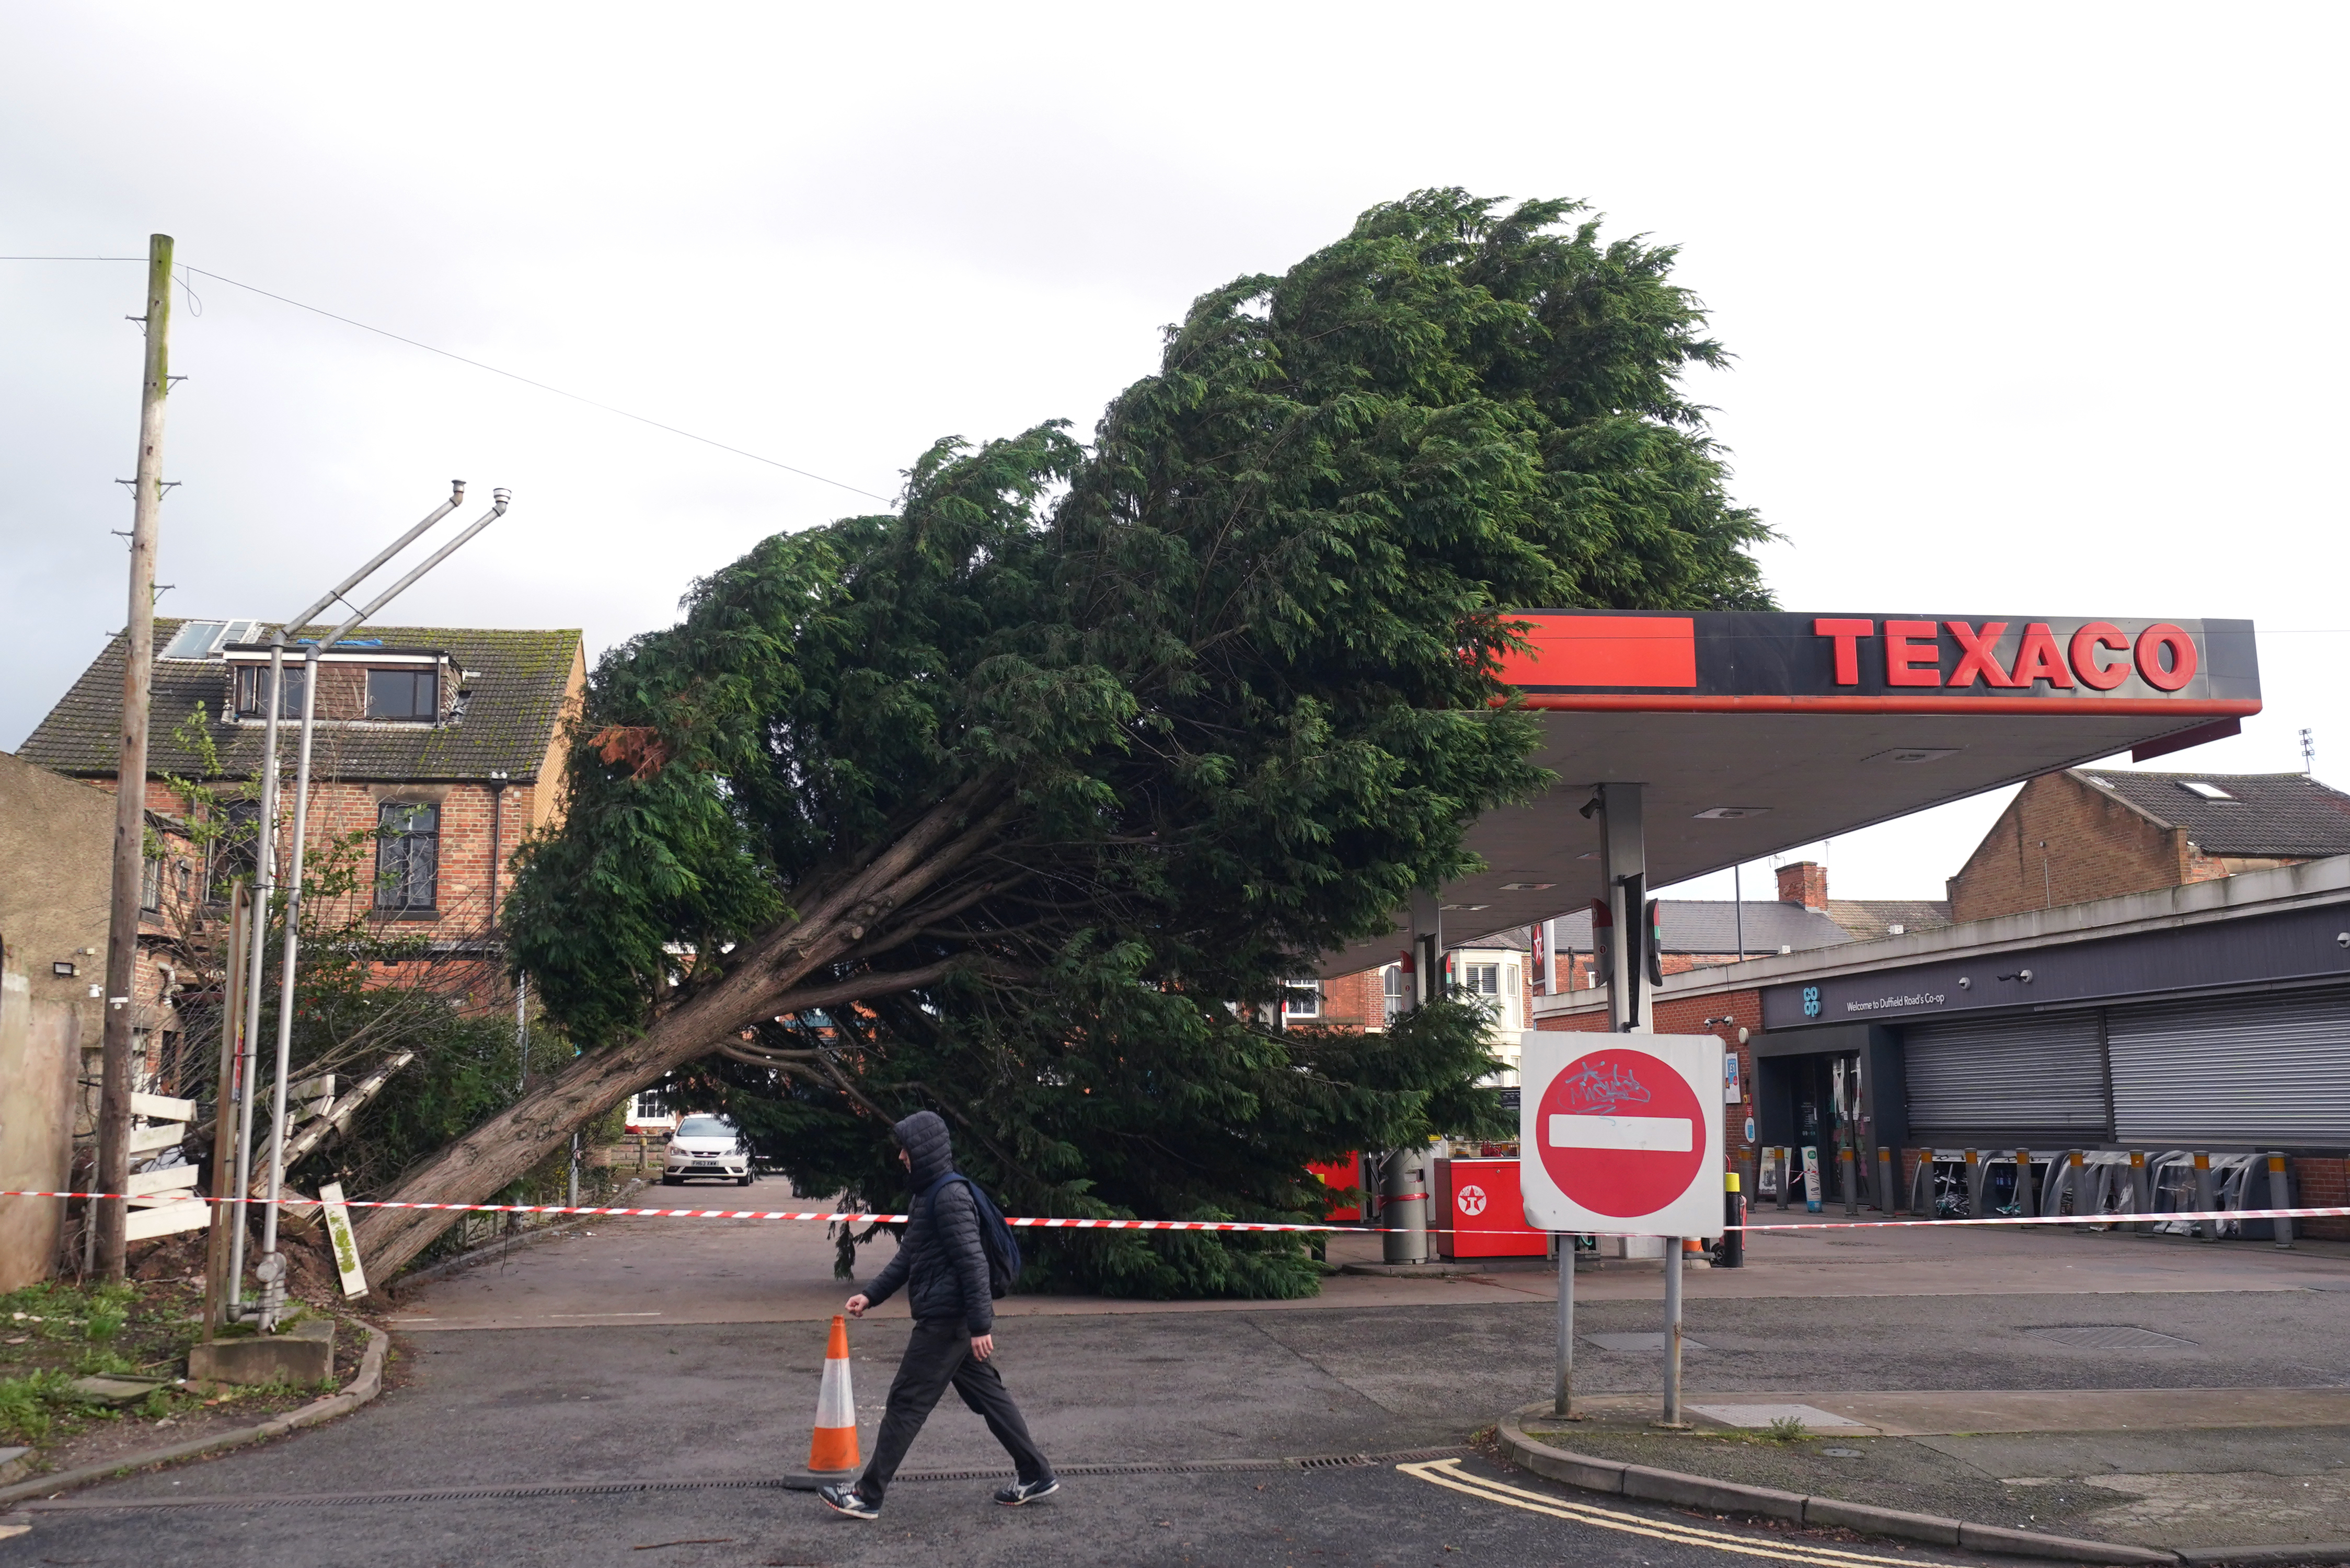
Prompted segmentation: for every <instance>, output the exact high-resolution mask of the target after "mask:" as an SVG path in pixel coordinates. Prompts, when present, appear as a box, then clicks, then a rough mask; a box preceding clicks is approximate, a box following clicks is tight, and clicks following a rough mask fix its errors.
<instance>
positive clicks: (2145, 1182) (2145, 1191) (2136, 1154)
mask: <svg viewBox="0 0 2350 1568" xmlns="http://www.w3.org/2000/svg"><path fill="white" fill-rule="evenodd" d="M2153 1208H2154V1173H2153V1172H2152V1171H2150V1170H2148V1169H2147V1166H2146V1150H2144V1149H2142V1148H2134V1149H2132V1150H2130V1168H2129V1211H2130V1212H2131V1213H2133V1214H2144V1213H2147V1211H2148V1210H2152V1209H2153ZM2137 1233H2138V1234H2139V1235H2141V1236H2150V1235H2152V1234H2153V1233H2154V1232H2153V1230H2152V1228H2151V1227H2150V1226H2149V1225H2148V1224H2147V1222H2146V1221H2145V1220H2139V1221H2138V1224H2137Z"/></svg>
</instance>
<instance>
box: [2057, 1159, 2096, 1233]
mask: <svg viewBox="0 0 2350 1568" xmlns="http://www.w3.org/2000/svg"><path fill="white" fill-rule="evenodd" d="M2064 1168H2065V1179H2066V1180H2067V1182H2068V1183H2069V1184H2070V1185H2069V1187H2068V1188H2067V1190H2068V1191H2070V1192H2071V1193H2072V1195H2073V1218H2074V1219H2075V1220H2078V1219H2080V1218H2081V1216H2082V1215H2083V1214H2084V1213H2090V1214H2094V1213H2095V1212H2096V1211H2097V1209H2098V1203H2097V1199H2098V1198H2099V1197H2101V1196H2102V1194H2099V1193H2093V1192H2091V1191H2089V1189H2087V1188H2086V1187H2085V1186H2084V1185H2083V1184H2084V1183H2085V1182H2086V1181H2087V1180H2088V1179H2089V1176H2088V1171H2089V1161H2088V1158H2087V1157H2086V1156H2085V1155H2083V1154H2082V1152H2081V1151H2080V1150H2079V1149H2077V1148H2076V1149H2074V1150H2073V1151H2072V1152H2071V1153H2069V1154H2067V1155H2066V1156H2065V1157H2064ZM2087 1228H2088V1227H2087V1226H2086V1225H2079V1226H2075V1227H2074V1229H2075V1230H2086V1229H2087Z"/></svg>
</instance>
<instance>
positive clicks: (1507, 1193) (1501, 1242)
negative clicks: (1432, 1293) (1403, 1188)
mask: <svg viewBox="0 0 2350 1568" xmlns="http://www.w3.org/2000/svg"><path fill="white" fill-rule="evenodd" d="M1433 1196H1434V1197H1435V1199H1436V1201H1437V1202H1438V1203H1439V1204H1440V1205H1441V1207H1440V1208H1439V1209H1438V1210H1437V1211H1436V1213H1434V1214H1431V1215H1430V1216H1429V1225H1430V1231H1432V1232H1433V1234H1431V1235H1430V1237H1429V1241H1430V1243H1431V1244H1432V1245H1433V1247H1434V1249H1435V1251H1436V1255H1437V1256H1438V1257H1440V1258H1443V1259H1446V1260H1448V1261H1450V1260H1452V1259H1456V1258H1539V1257H1543V1256H1544V1255H1545V1254H1547V1253H1548V1252H1549V1251H1550V1235H1549V1233H1548V1232H1547V1231H1534V1230H1529V1229H1528V1228H1527V1226H1526V1211H1525V1208H1524V1205H1523V1202H1522V1201H1521V1199H1520V1198H1519V1194H1518V1162H1517V1161H1516V1160H1515V1159H1440V1160H1438V1161H1437V1162H1436V1189H1435V1192H1434V1194H1433Z"/></svg>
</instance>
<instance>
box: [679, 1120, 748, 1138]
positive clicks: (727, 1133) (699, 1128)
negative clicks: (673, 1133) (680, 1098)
mask: <svg viewBox="0 0 2350 1568" xmlns="http://www.w3.org/2000/svg"><path fill="white" fill-rule="evenodd" d="M677 1136H678V1137H733V1136H734V1129H733V1127H729V1126H727V1125H726V1123H725V1121H724V1119H723V1118H722V1117H719V1116H688V1117H686V1118H685V1120H683V1121H681V1122H680V1123H678V1124H677Z"/></svg>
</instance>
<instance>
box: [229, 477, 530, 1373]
mask: <svg viewBox="0 0 2350 1568" xmlns="http://www.w3.org/2000/svg"><path fill="white" fill-rule="evenodd" d="M491 495H492V504H491V506H490V509H489V510H488V511H487V512H485V513H484V514H482V515H481V516H480V517H479V518H477V519H475V520H474V521H473V523H472V524H470V525H468V526H467V527H466V528H465V530H464V531H463V533H461V534H459V535H457V536H456V537H455V538H454V539H452V540H450V541H449V543H447V544H446V545H442V546H441V548H440V549H438V550H436V551H434V552H433V553H432V555H431V556H428V557H427V558H426V559H425V561H424V562H423V563H422V564H421V566H417V567H415V568H414V569H413V570H411V571H410V572H409V573H408V575H407V576H403V577H401V578H400V580H399V581H398V582H396V583H394V584H392V586H391V587H389V588H387V589H385V590H384V591H383V592H382V593H380V594H379V595H377V596H376V597H374V598H373V599H371V600H369V602H368V604H367V605H366V606H365V607H362V608H360V609H358V610H356V611H354V612H353V613H352V614H351V615H350V617H349V618H347V619H346V620H344V621H343V622H342V624H341V625H339V626H338V627H336V628H334V629H333V630H332V631H330V632H328V634H327V635H326V636H325V637H324V638H321V639H317V640H316V641H314V642H312V643H311V644H310V646H309V647H308V648H307V649H306V650H305V652H304V655H303V661H302V671H303V679H302V726H301V739H300V742H299V743H298V746H297V749H296V763H295V773H294V822H293V837H294V844H293V848H292V850H291V852H290V855H289V857H288V865H287V868H286V900H285V920H286V930H285V940H284V945H283V948H282V956H281V959H280V962H279V968H278V989H277V995H278V1002H277V1051H276V1083H275V1085H273V1087H272V1090H271V1095H270V1123H269V1184H268V1192H267V1196H266V1199H265V1205H264V1208H263V1211H262V1219H261V1227H262V1230H261V1238H262V1239H261V1251H262V1256H261V1259H260V1261H259V1262H256V1263H255V1265H254V1272H255V1275H256V1276H257V1277H258V1278H259V1280H260V1281H261V1285H262V1298H261V1306H260V1314H259V1316H260V1326H261V1328H262V1329H264V1330H265V1331H266V1330H268V1329H271V1328H274V1327H275V1326H276V1319H277V1314H278V1313H279V1312H280V1311H282V1310H283V1308H284V1306H285V1302H286V1262H285V1260H284V1258H283V1257H281V1256H280V1255H279V1254H278V1251H277V1211H278V1208H279V1199H280V1198H281V1197H282V1196H283V1194H284V1190H285V1184H286V1165H285V1157H286V1087H287V1085H286V1072H287V1066H288V1062H289V1058H290V1056H291V1054H292V1052H293V1044H294V974H295V965H296V961H297V959H298V956H299V952H300V947H301V913H302V860H303V850H304V848H305V842H304V841H305V836H306V835H305V830H306V828H307V826H308V820H309V808H310V750H311V738H312V735H313V732H314V731H315V727H316V722H317V704H318V674H319V659H320V657H321V655H323V654H324V653H325V652H326V650H327V649H331V648H333V647H334V646H335V644H337V643H338V642H340V641H341V640H342V639H344V638H345V637H348V635H350V633H351V632H352V630H353V629H355V628H358V627H359V625H360V624H361V623H363V622H364V621H366V620H367V619H368V618H370V617H371V616H373V615H374V614H375V613H376V612H377V611H379V610H380V609H382V608H383V607H384V606H386V605H388V604H390V602H391V601H392V600H393V599H395V598H397V597H399V596H400V594H402V593H404V592H406V591H407V590H408V589H409V588H410V587H412V586H413V585H414V584H415V583H416V582H417V580H418V579H420V578H421V577H422V576H424V575H425V574H426V573H428V572H430V571H432V569H433V568H434V567H435V566H439V565H440V564H441V563H442V562H443V561H445V560H447V559H448V558H449V557H450V556H453V555H455V554H456V553H457V551H458V550H460V549H462V548H463V546H464V545H466V543H467V542H468V541H470V540H471V539H472V538H473V535H476V534H479V533H480V532H481V531H482V530H483V529H484V528H486V527H488V526H489V525H490V524H492V523H494V522H495V521H496V520H497V519H498V518H500V517H502V516H504V514H505V510H506V504H507V502H508V499H509V493H508V492H506V491H504V490H495V491H493V492H491ZM464 498H465V484H464V482H463V480H458V481H456V482H454V483H452V485H451V487H450V493H449V499H448V500H447V501H445V502H442V504H441V505H440V506H438V507H436V508H435V509H434V510H433V511H432V513H431V514H428V515H427V516H426V517H425V518H424V520H423V521H422V522H421V523H419V524H416V525H415V526H414V527H412V528H411V529H410V530H409V531H408V532H407V533H405V534H403V535H400V537H399V538H398V539H396V540H394V541H393V542H392V543H391V544H390V545H387V546H385V547H384V548H383V549H382V550H380V551H379V552H377V554H376V555H375V556H374V557H373V558H372V559H370V560H369V562H368V563H367V565H365V566H361V567H360V568H359V570H358V571H356V572H353V573H352V574H351V575H350V576H348V577H346V578H344V579H343V581H342V582H341V583H340V584H338V586H337V587H335V588H334V589H333V590H332V591H331V592H329V593H328V594H326V595H325V596H324V597H321V598H319V599H318V601H317V603H315V604H313V605H311V606H310V607H307V608H306V609H305V610H303V612H302V613H301V614H300V615H298V616H296V617H294V618H293V619H292V620H290V621H289V622H287V623H286V626H281V627H279V628H277V629H276V632H274V633H273V634H272V636H271V638H270V648H269V699H268V708H267V715H268V723H267V730H266V732H265V739H264V741H263V743H262V782H261V816H260V820H259V822H258V824H257V825H256V826H255V844H254V853H255V871H256V879H257V889H256V893H255V909H256V910H260V911H265V910H266V909H267V908H268V903H267V900H268V898H269V896H270V894H271V892H272V891H273V890H274V888H275V882H276V876H275V873H276V847H275V844H274V838H275V828H276V807H277V732H278V720H279V717H280V713H281V711H282V709H283V708H284V706H285V680H286V628H287V627H288V626H290V627H293V628H301V627H303V626H307V625H308V624H309V623H310V621H311V620H312V619H313V618H316V617H317V616H318V615H320V614H323V613H324V612H325V610H326V608H327V607H328V605H330V604H334V603H336V602H338V601H340V602H342V603H343V604H345V605H346V606H348V604H349V602H350V601H349V600H348V599H346V598H344V597H343V596H344V595H345V594H347V593H348V592H350V591H351V590H352V589H353V588H355V587H358V586H359V584H360V583H361V582H363V581H365V580H366V579H367V578H368V577H369V576H373V575H374V574H375V572H376V570H377V569H378V568H379V567H380V566H382V565H383V564H384V563H385V562H386V561H389V560H390V559H391V557H392V556H396V555H398V554H399V553H400V551H401V550H404V549H406V548H407V547H408V546H409V545H411V544H413V543H415V541H416V540H418V539H419V538H421V537H422V536H423V535H424V534H425V533H426V531H427V530H429V529H431V528H432V525H433V524H436V523H438V522H440V521H441V519H442V518H443V517H446V516H447V515H449V514H450V513H452V512H453V511H455V510H456V508H457V506H458V504H460V503H461V502H463V500H464ZM260 924H261V919H260V917H259V916H258V915H256V918H255V928H256V929H255V936H254V941H253V944H252V948H251V954H252V959H251V962H252V969H251V972H250V975H249V977H248V980H247V982H246V992H245V1031H244V1039H245V1044H244V1059H245V1062H246V1064H247V1071H246V1073H245V1075H244V1103H243V1104H242V1105H241V1106H239V1107H238V1113H237V1118H238V1119H237V1130H238V1137H237V1152H238V1168H237V1186H236V1199H237V1201H236V1210H235V1223H236V1233H235V1239H234V1242H233V1245H232V1260H231V1265H230V1270H231V1272H230V1275H229V1279H230V1284H229V1303H230V1309H231V1311H232V1313H234V1311H235V1309H236V1306H237V1304H238V1303H239V1302H240V1300H241V1298H242V1293H243V1289H244V1206H245V1203H246V1200H247V1198H248V1195H249V1194H250V1193H251V1191H252V1189H253V1182H252V1178H251V1176H250V1174H249V1162H250V1160H251V1158H252V1148H253V1143H252V1127H253V1075H252V1072H251V1070H250V1069H251V1066H252V1064H254V1059H255V1055H256V1054H257V1053H256V1046H257V1044H258V1036H259V1033H260V1029H261V977H262V959H263V951H262V950H263V946H264V944H263V943H262V941H261V940H260V930H259V929H258V928H259V927H260Z"/></svg>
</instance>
